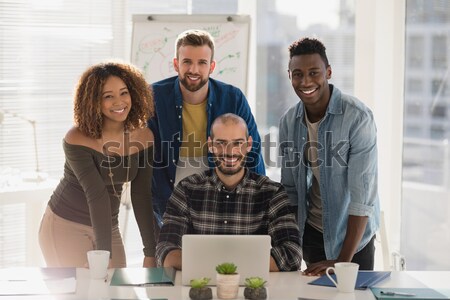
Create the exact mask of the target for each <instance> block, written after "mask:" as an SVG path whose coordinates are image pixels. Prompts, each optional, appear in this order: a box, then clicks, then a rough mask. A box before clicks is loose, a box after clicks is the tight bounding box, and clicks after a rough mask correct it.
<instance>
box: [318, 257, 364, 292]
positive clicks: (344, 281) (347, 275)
mask: <svg viewBox="0 0 450 300" xmlns="http://www.w3.org/2000/svg"><path fill="white" fill-rule="evenodd" d="M358 269H359V265H358V264H356V263H352V262H339V263H335V264H334V267H328V268H327V270H326V271H325V272H326V274H327V276H328V278H330V280H331V282H333V283H334V285H335V286H336V287H337V289H338V291H339V292H342V293H352V292H354V291H355V284H356V278H357V277H358ZM330 270H333V271H334V273H335V274H336V280H334V279H333V277H331V276H330V273H329V272H330ZM336 281H337V282H336Z"/></svg>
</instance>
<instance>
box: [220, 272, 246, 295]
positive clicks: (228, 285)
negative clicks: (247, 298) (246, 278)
mask: <svg viewBox="0 0 450 300" xmlns="http://www.w3.org/2000/svg"><path fill="white" fill-rule="evenodd" d="M239 278H240V275H239V274H226V275H225V274H216V285H217V298H219V299H235V298H237V295H238V292H239Z"/></svg>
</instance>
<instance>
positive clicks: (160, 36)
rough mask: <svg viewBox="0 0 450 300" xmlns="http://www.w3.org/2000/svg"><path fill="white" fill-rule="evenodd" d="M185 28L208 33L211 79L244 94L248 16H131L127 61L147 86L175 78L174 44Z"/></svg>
mask: <svg viewBox="0 0 450 300" xmlns="http://www.w3.org/2000/svg"><path fill="white" fill-rule="evenodd" d="M188 29H202V30H205V31H208V32H209V33H210V34H211V35H212V37H213V38H214V42H215V51H214V59H215V60H216V68H215V70H214V72H213V73H212V74H211V77H212V78H215V79H217V80H220V81H223V82H225V83H228V84H232V85H234V86H236V87H238V88H240V89H241V90H242V91H243V92H244V93H246V91H247V74H248V50H249V40H250V16H234V15H233V16H229V15H150V16H149V15H134V16H133V35H132V44H131V62H132V63H133V64H134V65H136V66H137V67H138V68H140V70H141V71H142V72H143V73H144V75H145V78H146V80H147V81H148V82H149V83H153V82H156V81H158V80H161V79H165V78H167V77H171V76H174V75H177V73H176V72H175V70H174V68H173V63H172V61H173V58H174V57H175V41H176V38H177V36H178V34H180V33H181V32H183V31H185V30H188Z"/></svg>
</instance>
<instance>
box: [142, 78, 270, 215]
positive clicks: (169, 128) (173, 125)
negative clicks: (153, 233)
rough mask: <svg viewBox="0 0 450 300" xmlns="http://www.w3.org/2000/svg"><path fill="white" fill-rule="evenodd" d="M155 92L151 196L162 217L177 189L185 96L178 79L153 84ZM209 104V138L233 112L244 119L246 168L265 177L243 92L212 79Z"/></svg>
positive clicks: (254, 123) (150, 126)
mask: <svg viewBox="0 0 450 300" xmlns="http://www.w3.org/2000/svg"><path fill="white" fill-rule="evenodd" d="M152 89H153V94H154V101H155V112H156V113H155V116H154V117H153V118H151V119H150V120H149V121H148V127H149V128H150V129H151V130H152V132H153V135H154V138H155V146H154V170H153V184H152V190H153V193H152V194H153V209H154V211H155V213H156V216H157V217H158V218H159V217H162V215H163V214H164V212H165V210H166V204H167V200H168V199H169V197H170V195H171V194H172V191H173V188H174V182H175V173H176V169H177V163H178V159H179V155H180V147H181V142H182V141H183V136H182V135H183V129H182V120H181V116H182V109H183V97H182V94H181V89H180V82H179V79H178V76H174V77H170V78H167V79H164V80H161V81H158V82H156V83H154V84H152ZM207 101H208V103H207V106H206V111H207V117H208V120H207V129H206V130H207V132H206V136H209V131H210V127H211V123H212V122H213V121H214V119H215V118H216V117H218V116H220V115H222V114H225V113H234V114H236V115H238V116H240V117H241V118H243V119H244V120H245V121H246V123H247V127H248V132H249V135H251V136H252V138H253V147H252V150H251V152H249V154H248V157H247V163H246V166H247V167H248V168H249V169H250V170H252V171H253V172H255V173H258V174H262V175H264V174H265V167H264V161H263V158H262V155H261V138H260V136H259V133H258V129H257V127H256V122H255V120H254V118H253V115H252V112H251V110H250V106H249V105H248V102H247V99H246V98H245V96H244V94H243V93H242V92H241V90H240V89H238V88H236V87H234V86H232V85H229V84H225V83H223V82H220V81H217V80H214V79H212V78H210V79H209V81H208V100H207ZM209 155H210V154H209V153H208V156H209ZM209 165H210V167H214V164H213V162H212V160H211V159H209ZM159 221H161V219H159Z"/></svg>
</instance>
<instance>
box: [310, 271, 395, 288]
mask: <svg viewBox="0 0 450 300" xmlns="http://www.w3.org/2000/svg"><path fill="white" fill-rule="evenodd" d="M390 275H391V272H388V271H358V277H357V278H356V285H355V289H357V290H365V289H367V288H368V287H372V286H374V285H375V284H377V283H379V282H381V281H383V280H384V279H386V278H388V277H389V276H390ZM331 277H333V279H334V280H336V274H332V275H331ZM308 284H313V285H322V286H333V287H334V286H335V285H334V283H333V282H331V280H330V279H329V278H328V276H327V275H323V276H321V277H319V278H317V279H316V280H313V281H311V282H309V283H308Z"/></svg>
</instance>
